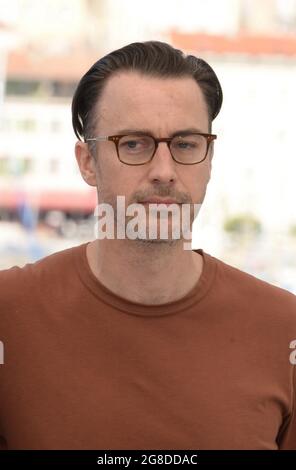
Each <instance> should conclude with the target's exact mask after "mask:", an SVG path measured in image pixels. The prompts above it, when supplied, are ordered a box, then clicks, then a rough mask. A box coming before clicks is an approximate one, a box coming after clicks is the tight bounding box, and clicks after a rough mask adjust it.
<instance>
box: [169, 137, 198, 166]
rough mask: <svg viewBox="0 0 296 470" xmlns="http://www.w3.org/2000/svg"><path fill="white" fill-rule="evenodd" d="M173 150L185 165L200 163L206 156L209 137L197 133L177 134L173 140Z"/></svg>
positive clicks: (174, 154) (179, 160)
mask: <svg viewBox="0 0 296 470" xmlns="http://www.w3.org/2000/svg"><path fill="white" fill-rule="evenodd" d="M171 152H172V154H173V157H174V158H175V159H176V160H177V161H178V162H180V163H183V164H184V165H186V164H191V163H199V162H201V161H202V160H203V159H204V158H205V156H206V152H207V138H206V137H205V136H203V135H196V134H190V135H186V136H177V137H175V138H174V139H173V140H172V142H171Z"/></svg>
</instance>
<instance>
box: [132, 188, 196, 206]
mask: <svg viewBox="0 0 296 470" xmlns="http://www.w3.org/2000/svg"><path fill="white" fill-rule="evenodd" d="M153 197H155V198H157V197H162V198H167V199H174V200H176V201H178V203H179V204H191V203H192V198H191V196H190V194H188V193H185V192H181V191H175V190H173V189H172V188H167V187H159V188H157V189H155V190H154V191H153V192H152V191H137V192H136V193H134V195H133V196H132V198H131V199H132V200H135V201H136V202H138V203H139V202H142V201H146V200H147V199H148V200H149V199H150V198H153Z"/></svg>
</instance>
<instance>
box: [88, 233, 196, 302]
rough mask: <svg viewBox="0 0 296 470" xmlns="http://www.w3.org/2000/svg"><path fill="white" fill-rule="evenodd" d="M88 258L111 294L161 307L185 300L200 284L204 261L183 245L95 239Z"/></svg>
mask: <svg viewBox="0 0 296 470" xmlns="http://www.w3.org/2000/svg"><path fill="white" fill-rule="evenodd" d="M87 259H88V263H89V266H90V269H91V271H92V272H93V274H94V275H95V277H96V278H97V279H98V280H99V281H100V282H101V283H102V284H103V285H104V286H105V287H107V288H108V289H109V290H110V291H112V292H113V293H115V294H117V295H119V296H121V297H124V298H125V299H127V300H130V301H132V302H137V303H141V304H147V305H160V304H165V303H168V302H173V301H176V300H179V299H181V298H182V297H184V296H185V295H186V294H187V293H188V292H189V291H191V290H192V289H193V288H194V286H195V285H196V284H197V283H198V281H199V278H200V276H201V273H202V270H203V258H202V256H201V255H200V254H198V253H196V252H194V251H192V250H184V249H183V242H181V241H179V242H177V243H174V244H173V245H171V246H169V244H168V243H157V242H153V243H147V242H145V243H143V242H139V241H138V242H137V241H131V240H128V241H127V240H108V239H104V240H94V241H93V242H90V243H89V244H88V245H87Z"/></svg>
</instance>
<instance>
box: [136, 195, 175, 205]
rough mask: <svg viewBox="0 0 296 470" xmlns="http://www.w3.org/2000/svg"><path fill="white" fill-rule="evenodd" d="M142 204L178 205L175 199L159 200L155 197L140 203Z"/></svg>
mask: <svg viewBox="0 0 296 470" xmlns="http://www.w3.org/2000/svg"><path fill="white" fill-rule="evenodd" d="M141 203H142V204H180V203H179V202H178V201H176V200H175V199H161V198H156V197H151V198H149V199H147V200H146V201H141Z"/></svg>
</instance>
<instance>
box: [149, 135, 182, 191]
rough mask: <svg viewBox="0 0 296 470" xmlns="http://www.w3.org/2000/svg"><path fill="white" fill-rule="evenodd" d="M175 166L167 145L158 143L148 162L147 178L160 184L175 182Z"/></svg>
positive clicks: (166, 143)
mask: <svg viewBox="0 0 296 470" xmlns="http://www.w3.org/2000/svg"><path fill="white" fill-rule="evenodd" d="M176 165H177V163H176V162H175V161H174V160H173V158H172V155H171V152H170V149H169V143H168V142H159V143H158V146H157V148H156V151H155V154H154V156H153V158H152V160H151V162H149V177H150V179H152V180H154V181H156V180H157V181H160V182H169V181H175V179H176Z"/></svg>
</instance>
